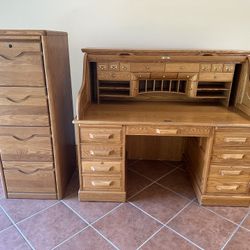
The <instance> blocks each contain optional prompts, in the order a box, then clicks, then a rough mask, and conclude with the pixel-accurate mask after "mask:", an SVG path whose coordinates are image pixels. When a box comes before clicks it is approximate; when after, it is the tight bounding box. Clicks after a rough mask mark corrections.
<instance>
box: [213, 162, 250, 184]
mask: <svg viewBox="0 0 250 250" xmlns="http://www.w3.org/2000/svg"><path fill="white" fill-rule="evenodd" d="M209 178H217V179H224V180H228V181H230V180H231V181H241V182H247V181H250V166H234V165H230V166H225V165H215V164H213V165H211V166H210V172H209Z"/></svg>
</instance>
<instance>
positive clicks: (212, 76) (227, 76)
mask: <svg viewBox="0 0 250 250" xmlns="http://www.w3.org/2000/svg"><path fill="white" fill-rule="evenodd" d="M199 80H200V81H211V82H218V81H222V82H231V81H232V80H233V73H200V74H199Z"/></svg>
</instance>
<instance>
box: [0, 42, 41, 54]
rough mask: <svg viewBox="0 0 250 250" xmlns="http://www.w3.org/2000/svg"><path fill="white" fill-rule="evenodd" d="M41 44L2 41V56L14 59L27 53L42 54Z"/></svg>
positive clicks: (0, 44)
mask: <svg viewBox="0 0 250 250" xmlns="http://www.w3.org/2000/svg"><path fill="white" fill-rule="evenodd" d="M40 51H41V43H40V42H26V41H15V40H12V41H10V40H9V39H8V41H7V40H6V41H0V55H1V56H4V57H7V58H13V57H16V56H19V55H20V54H21V53H25V52H40Z"/></svg>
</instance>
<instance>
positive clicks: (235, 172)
mask: <svg viewBox="0 0 250 250" xmlns="http://www.w3.org/2000/svg"><path fill="white" fill-rule="evenodd" d="M241 173H242V170H221V171H220V174H221V175H222V176H224V175H241Z"/></svg>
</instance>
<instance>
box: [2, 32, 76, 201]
mask: <svg viewBox="0 0 250 250" xmlns="http://www.w3.org/2000/svg"><path fill="white" fill-rule="evenodd" d="M72 118H73V112H72V96H71V82H70V71H69V57H68V42H67V33H64V32H54V31H15V30H1V31H0V165H1V177H2V182H3V185H4V190H5V194H6V197H7V198H44V199H60V198H62V196H63V194H64V191H65V187H66V185H67V183H68V180H69V178H70V176H71V174H72V172H73V170H74V167H75V156H74V132H73V126H72V124H71V120H72Z"/></svg>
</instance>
